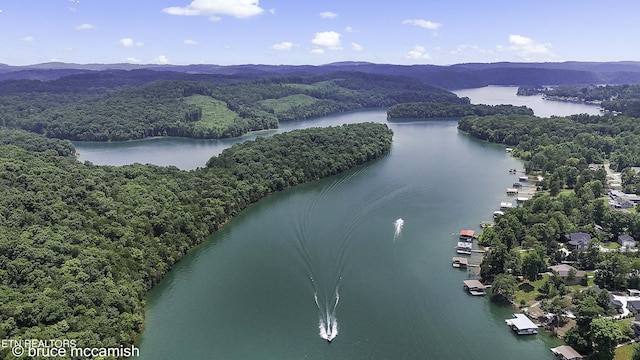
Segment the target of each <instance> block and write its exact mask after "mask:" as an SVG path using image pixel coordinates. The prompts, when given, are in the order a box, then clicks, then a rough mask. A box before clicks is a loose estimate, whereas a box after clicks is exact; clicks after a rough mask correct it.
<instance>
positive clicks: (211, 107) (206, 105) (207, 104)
mask: <svg viewBox="0 0 640 360" xmlns="http://www.w3.org/2000/svg"><path fill="white" fill-rule="evenodd" d="M185 101H186V102H187V104H189V105H195V106H198V107H199V108H200V109H202V118H201V119H200V120H199V121H197V122H196V123H195V126H196V128H205V129H220V130H224V129H227V128H228V127H229V126H231V124H233V122H234V120H235V119H237V118H238V114H237V113H235V112H233V111H231V110H229V108H228V107H227V104H226V103H224V102H223V101H220V100H216V99H214V98H212V97H209V96H204V95H192V96H189V97H187V98H186V100H185Z"/></svg>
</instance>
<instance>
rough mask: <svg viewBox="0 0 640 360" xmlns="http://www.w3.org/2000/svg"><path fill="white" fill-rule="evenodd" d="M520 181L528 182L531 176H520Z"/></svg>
mask: <svg viewBox="0 0 640 360" xmlns="http://www.w3.org/2000/svg"><path fill="white" fill-rule="evenodd" d="M518 181H520V182H527V181H529V177H528V176H518Z"/></svg>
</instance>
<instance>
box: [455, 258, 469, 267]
mask: <svg viewBox="0 0 640 360" xmlns="http://www.w3.org/2000/svg"><path fill="white" fill-rule="evenodd" d="M452 261H453V263H452V265H453V267H454V268H459V269H466V268H467V265H469V260H468V259H467V258H463V257H454V258H453V259H452Z"/></svg>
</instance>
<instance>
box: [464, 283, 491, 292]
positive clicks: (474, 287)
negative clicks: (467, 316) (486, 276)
mask: <svg viewBox="0 0 640 360" xmlns="http://www.w3.org/2000/svg"><path fill="white" fill-rule="evenodd" d="M464 288H465V289H467V291H468V292H469V294H471V295H473V296H483V295H486V294H487V290H486V289H487V287H486V286H485V285H484V284H483V283H481V282H480V281H479V280H465V281H464Z"/></svg>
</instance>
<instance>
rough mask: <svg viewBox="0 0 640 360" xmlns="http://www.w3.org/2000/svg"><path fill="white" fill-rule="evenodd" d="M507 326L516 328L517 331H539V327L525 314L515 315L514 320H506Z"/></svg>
mask: <svg viewBox="0 0 640 360" xmlns="http://www.w3.org/2000/svg"><path fill="white" fill-rule="evenodd" d="M505 321H506V322H507V324H509V325H510V326H513V327H515V328H516V329H517V330H524V329H537V328H538V325H536V324H534V323H533V321H531V319H529V318H528V317H527V315H525V314H513V318H512V319H507V320H505Z"/></svg>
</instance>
